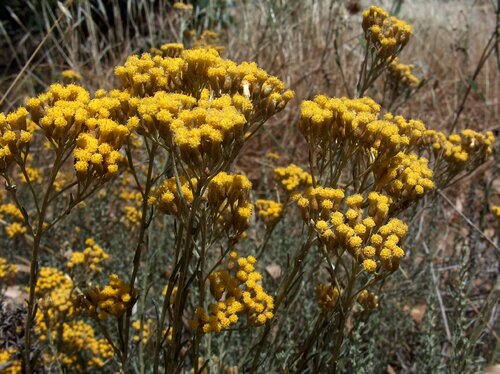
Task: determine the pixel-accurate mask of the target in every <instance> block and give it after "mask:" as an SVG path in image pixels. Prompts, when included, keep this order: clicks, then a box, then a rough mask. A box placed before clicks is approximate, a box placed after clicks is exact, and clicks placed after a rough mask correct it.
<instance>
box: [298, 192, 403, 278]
mask: <svg viewBox="0 0 500 374" xmlns="http://www.w3.org/2000/svg"><path fill="white" fill-rule="evenodd" d="M326 197H328V198H326ZM293 200H294V201H295V202H296V204H297V205H298V206H299V208H300V210H301V212H302V216H303V218H304V220H305V221H306V222H307V223H309V221H310V220H312V224H314V228H315V230H316V232H317V233H318V237H319V239H320V241H321V242H322V243H323V244H324V245H325V246H326V248H327V249H328V250H329V251H330V252H331V253H334V254H336V255H337V256H339V255H342V252H343V250H344V249H346V250H347V251H348V252H349V253H350V254H351V255H352V256H353V258H354V259H355V260H356V261H357V262H358V263H359V264H360V265H362V266H363V268H364V270H365V271H366V272H367V273H374V272H376V271H377V270H379V269H380V271H389V272H392V271H394V270H396V269H397V268H398V266H399V262H400V260H401V258H402V257H403V256H404V250H403V249H402V248H401V247H400V246H399V245H398V244H400V241H401V239H402V238H403V237H404V235H405V234H406V231H407V226H406V224H405V223H403V222H402V221H401V220H399V219H397V218H391V217H390V210H391V205H392V200H391V198H390V197H389V196H387V195H383V194H380V193H378V192H374V191H372V192H370V193H369V194H368V196H367V197H365V196H363V195H361V194H355V195H351V196H349V197H347V198H345V199H344V191H343V190H341V189H331V188H324V187H316V188H314V189H312V188H311V189H309V190H308V191H307V192H306V195H305V196H303V195H300V194H297V195H296V196H294V199H293ZM343 202H344V203H345V205H343V204H342V203H343Z"/></svg>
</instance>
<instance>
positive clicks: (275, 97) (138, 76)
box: [115, 46, 293, 119]
mask: <svg viewBox="0 0 500 374" xmlns="http://www.w3.org/2000/svg"><path fill="white" fill-rule="evenodd" d="M169 48H170V49H172V48H173V46H170V47H169ZM175 49H177V50H178V49H180V48H178V47H176V48H175ZM115 74H116V75H117V76H118V78H119V79H120V81H121V82H122V84H123V86H124V87H125V88H126V89H127V90H128V91H129V92H130V93H131V94H132V95H133V96H138V97H144V96H154V94H155V93H156V92H158V91H165V92H176V93H183V94H186V95H191V96H193V97H197V98H198V97H200V94H201V92H202V89H203V88H207V89H208V90H209V91H210V95H211V96H214V97H219V96H222V95H224V94H229V95H230V96H233V95H234V94H236V93H242V94H243V96H244V97H246V98H249V99H251V102H252V104H253V108H252V118H253V119H256V118H262V117H269V116H271V115H272V114H274V113H276V112H278V111H280V110H281V109H283V108H284V107H285V105H286V103H287V102H288V101H289V100H290V99H292V98H293V92H292V91H289V90H288V91H287V90H285V88H284V84H283V82H281V81H280V80H279V79H278V78H276V77H273V76H270V75H269V74H268V73H267V72H265V71H264V70H263V69H260V68H259V67H258V66H257V65H256V64H255V63H249V62H243V63H240V64H237V63H235V62H233V61H231V60H225V59H222V58H221V57H220V56H219V53H218V52H217V51H216V50H214V49H210V48H198V49H185V50H182V51H181V53H180V55H179V57H162V56H151V55H150V54H148V53H145V54H143V55H142V56H141V57H139V56H136V55H134V56H131V57H129V58H128V59H127V61H126V62H125V65H123V66H118V67H116V69H115Z"/></svg>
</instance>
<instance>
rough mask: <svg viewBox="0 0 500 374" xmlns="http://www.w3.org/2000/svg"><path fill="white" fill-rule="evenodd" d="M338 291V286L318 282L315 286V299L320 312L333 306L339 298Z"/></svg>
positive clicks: (329, 309) (326, 310) (331, 308)
mask: <svg viewBox="0 0 500 374" xmlns="http://www.w3.org/2000/svg"><path fill="white" fill-rule="evenodd" d="M339 296H340V291H339V289H338V287H335V286H333V285H331V284H323V283H320V284H318V286H317V287H316V301H317V303H318V306H319V307H320V309H321V312H322V313H328V312H329V311H331V310H333V308H335V305H337V302H338V300H339Z"/></svg>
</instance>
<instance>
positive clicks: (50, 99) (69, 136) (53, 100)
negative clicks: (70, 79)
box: [26, 83, 90, 147]
mask: <svg viewBox="0 0 500 374" xmlns="http://www.w3.org/2000/svg"><path fill="white" fill-rule="evenodd" d="M89 101H90V94H89V92H88V91H87V90H86V89H85V88H83V87H81V86H79V85H76V84H69V85H67V86H63V85H61V84H59V83H56V84H53V85H51V86H50V87H49V89H48V90H47V91H46V92H44V93H42V94H41V95H39V96H37V97H33V98H30V99H28V100H27V102H26V106H27V107H28V110H29V113H30V115H31V120H32V121H33V122H35V123H36V124H38V126H40V128H41V129H42V130H43V131H44V134H45V136H46V137H47V139H49V140H50V141H52V142H54V143H55V144H57V145H58V146H59V147H60V146H62V145H63V144H64V143H66V142H71V141H74V140H75V139H76V137H77V136H78V135H79V134H80V132H81V131H82V128H83V126H84V125H85V121H86V120H87V118H88V112H87V109H86V108H87V104H88V103H89Z"/></svg>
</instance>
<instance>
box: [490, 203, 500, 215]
mask: <svg viewBox="0 0 500 374" xmlns="http://www.w3.org/2000/svg"><path fill="white" fill-rule="evenodd" d="M491 212H492V213H493V214H494V215H495V216H496V217H497V218H500V205H493V206H492V207H491Z"/></svg>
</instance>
